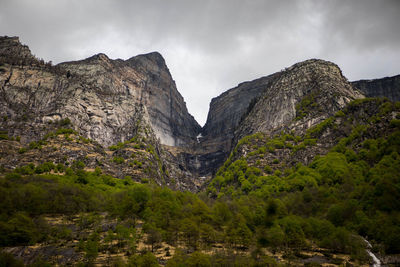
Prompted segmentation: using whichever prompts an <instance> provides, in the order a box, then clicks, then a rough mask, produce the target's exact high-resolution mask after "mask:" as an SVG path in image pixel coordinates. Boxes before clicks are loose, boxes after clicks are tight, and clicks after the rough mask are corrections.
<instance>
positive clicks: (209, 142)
mask: <svg viewBox="0 0 400 267" xmlns="http://www.w3.org/2000/svg"><path fill="white" fill-rule="evenodd" d="M362 97H364V96H363V95H362V94H361V93H360V92H358V91H357V90H354V89H353V88H352V86H351V84H350V83H349V82H348V81H347V80H346V78H345V77H343V75H342V73H341V70H340V69H339V67H338V66H337V65H335V64H333V63H331V62H327V61H323V60H315V59H313V60H307V61H304V62H301V63H297V64H295V65H293V66H292V67H290V68H287V69H285V70H283V71H281V72H278V73H275V74H272V75H270V76H267V77H263V78H260V79H257V80H254V81H251V82H245V83H242V84H240V85H239V86H238V87H236V88H233V89H231V90H229V91H227V92H225V93H223V94H221V95H220V96H219V97H217V98H214V99H213V100H212V102H211V104H210V111H209V115H208V119H207V123H206V125H205V127H204V129H203V131H202V135H203V136H204V137H203V138H202V142H201V144H202V148H203V149H204V150H206V151H207V152H208V153H204V154H203V155H201V156H200V157H199V160H200V162H204V164H201V167H200V169H201V170H202V171H203V172H207V171H212V170H214V171H215V170H216V168H218V167H219V166H221V164H222V163H223V162H224V160H225V159H226V158H227V156H228V155H229V153H230V152H231V150H232V149H233V146H234V145H235V144H236V142H237V141H238V140H239V139H240V138H242V137H244V136H246V135H249V134H253V133H256V132H265V133H271V134H273V133H274V132H277V131H280V130H282V129H289V130H295V131H304V130H306V129H308V128H309V127H311V126H313V125H315V124H317V123H319V122H321V121H322V120H323V119H325V118H326V117H328V116H330V115H333V114H335V112H337V111H338V110H340V109H341V108H343V107H344V106H345V105H346V104H347V103H348V102H349V101H351V100H353V99H356V98H362ZM206 155H207V157H206V158H210V159H209V160H207V159H204V160H202V159H203V158H204V157H205V156H206ZM211 159H212V161H211Z"/></svg>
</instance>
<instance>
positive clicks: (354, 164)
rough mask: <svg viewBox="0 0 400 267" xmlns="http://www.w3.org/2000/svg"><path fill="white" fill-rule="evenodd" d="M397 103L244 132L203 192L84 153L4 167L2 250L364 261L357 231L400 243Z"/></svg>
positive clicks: (236, 261)
mask: <svg viewBox="0 0 400 267" xmlns="http://www.w3.org/2000/svg"><path fill="white" fill-rule="evenodd" d="M399 114H400V106H399V105H398V104H394V103H392V102H389V101H386V100H379V99H365V100H356V101H354V102H352V103H351V104H350V105H349V106H347V108H346V109H344V110H343V111H340V112H338V113H337V114H336V116H334V117H331V118H328V119H327V120H325V121H324V122H322V123H321V124H319V125H317V126H315V127H314V128H311V129H309V130H308V131H307V133H306V134H305V135H304V136H295V135H293V134H291V133H282V134H280V135H278V136H275V137H274V138H269V137H268V136H266V135H264V134H255V135H252V136H248V137H245V138H244V139H242V140H241V141H240V142H239V144H238V145H237V147H236V148H235V150H234V151H233V152H232V154H231V156H230V158H229V159H228V161H227V162H226V163H225V165H224V166H223V167H222V168H221V169H220V170H219V171H218V173H217V175H216V177H215V178H214V179H213V180H212V181H211V182H210V184H209V185H208V187H207V190H206V192H203V193H199V194H193V193H189V192H179V191H172V190H170V189H167V188H165V187H159V186H158V185H156V184H146V181H141V182H145V184H139V183H136V182H134V181H132V178H131V177H126V178H125V179H118V178H114V177H112V176H110V175H107V174H105V173H104V172H103V170H102V169H101V167H100V166H99V167H97V168H94V169H91V170H90V169H87V168H86V169H85V164H84V163H83V162H80V161H75V162H71V164H68V165H67V166H66V165H65V164H61V163H53V162H50V161H49V162H47V163H43V164H33V163H30V164H26V165H23V166H20V167H18V168H16V169H14V170H13V171H6V170H3V173H2V178H0V198H1V199H0V200H1V201H0V203H1V204H0V205H1V216H0V245H1V246H2V247H7V248H5V249H3V254H2V255H1V261H2V262H7V264H11V263H12V262H13V264H16V265H18V263H19V262H18V260H16V259H14V258H12V256H11V255H19V257H22V258H23V259H24V262H25V264H37V265H43V264H45V263H46V262H48V263H51V264H55V263H57V264H61V265H67V264H74V263H77V262H81V263H82V264H85V265H92V264H100V265H112V264H114V265H117V266H122V265H125V264H128V265H129V266H155V265H158V264H163V265H165V264H166V266H183V265H188V266H243V265H250V266H278V265H282V264H283V265H284V264H289V265H307V266H308V265H310V264H317V265H318V264H320V263H329V264H331V265H340V264H345V263H346V262H347V263H349V264H350V263H351V264H353V265H354V264H355V265H360V264H367V263H368V262H369V261H370V258H369V256H368V255H367V253H366V243H365V241H363V240H362V238H361V237H365V238H367V239H368V240H369V241H370V242H371V243H372V244H373V246H374V249H375V250H376V251H377V252H378V253H379V254H380V255H385V254H396V253H399V252H400V247H399V244H400V242H399V241H400V227H399V225H400V213H399V207H400V203H399V199H400V189H399V188H400V177H399V175H400V156H399V153H400V120H399ZM64 131H66V130H64ZM65 134H66V133H64V135H65ZM64 135H62V138H61V139H62V140H65V136H64ZM57 138H59V136H58V135H57V134H54V136H52V137H48V139H49V140H48V141H47V142H50V141H51V140H53V141H54V140H57ZM68 138H75V136H74V135H73V133H70V135H69V136H68ZM4 139H6V136H4ZM77 139H79V138H78V137H77ZM2 142H3V143H4V142H15V141H10V140H3V141H2ZM82 143H85V142H82ZM133 143H134V142H133ZM134 144H135V143H134ZM38 145H41V146H42V148H41V149H45V148H44V147H45V146H46V145H47V144H38ZM129 145H130V144H129V143H126V144H120V145H117V146H116V147H111V149H112V150H113V151H118V150H120V149H123V147H124V146H129ZM31 149H39V148H31ZM121 151H122V150H121ZM136 152H138V151H136ZM25 153H28V152H26V151H25V152H23V153H22V155H23V154H25ZM149 154H151V153H149ZM304 155H309V157H304ZM121 158H122V159H123V157H121ZM114 163H115V164H125V162H124V163H118V162H114ZM121 166H122V165H121ZM310 266H311V265H310ZM312 266H313V265H312Z"/></svg>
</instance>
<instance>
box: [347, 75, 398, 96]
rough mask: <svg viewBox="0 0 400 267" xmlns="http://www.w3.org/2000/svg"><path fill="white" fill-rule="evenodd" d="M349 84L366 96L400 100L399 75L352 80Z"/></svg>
mask: <svg viewBox="0 0 400 267" xmlns="http://www.w3.org/2000/svg"><path fill="white" fill-rule="evenodd" d="M351 84H352V85H353V86H354V87H355V88H357V89H359V90H360V91H362V92H363V93H364V94H365V96H367V97H387V98H389V99H390V100H391V101H400V75H396V76H393V77H385V78H382V79H374V80H360V81H354V82H352V83H351Z"/></svg>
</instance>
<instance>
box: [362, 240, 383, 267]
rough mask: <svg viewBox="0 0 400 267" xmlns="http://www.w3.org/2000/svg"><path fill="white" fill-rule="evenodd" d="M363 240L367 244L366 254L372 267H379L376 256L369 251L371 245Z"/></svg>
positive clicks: (379, 263) (379, 262)
mask: <svg viewBox="0 0 400 267" xmlns="http://www.w3.org/2000/svg"><path fill="white" fill-rule="evenodd" d="M363 240H364V241H365V243H367V253H368V255H369V256H370V257H371V258H372V260H373V263H372V266H373V267H381V261H380V260H379V259H378V257H377V256H375V254H374V253H372V251H371V249H372V245H371V243H369V241H368V240H367V239H365V238H363Z"/></svg>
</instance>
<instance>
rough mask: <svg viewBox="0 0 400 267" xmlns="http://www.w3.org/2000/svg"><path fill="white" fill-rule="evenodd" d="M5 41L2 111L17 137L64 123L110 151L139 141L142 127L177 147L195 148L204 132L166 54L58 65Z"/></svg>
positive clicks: (0, 52) (29, 136)
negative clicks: (117, 145) (136, 138)
mask: <svg viewBox="0 0 400 267" xmlns="http://www.w3.org/2000/svg"><path fill="white" fill-rule="evenodd" d="M0 43H1V45H0V49H1V50H0V57H1V58H3V59H4V60H3V65H2V67H1V80H2V92H1V98H2V105H1V110H0V113H1V114H2V116H3V117H4V116H5V117H7V118H9V119H10V120H8V122H9V123H12V125H8V123H6V125H7V127H8V128H10V129H12V130H13V131H15V133H12V134H14V135H19V136H21V138H23V139H26V140H27V141H29V140H31V139H32V138H33V139H34V138H36V137H37V135H41V134H43V133H41V127H42V124H46V123H48V122H51V121H56V120H60V119H63V118H69V119H70V120H71V122H72V124H73V125H74V126H75V127H76V130H79V132H80V133H81V134H82V135H84V136H85V137H88V138H91V139H94V140H96V141H97V142H99V143H100V144H103V145H107V146H108V145H111V144H115V143H117V142H121V141H122V142H123V141H125V140H128V139H130V138H132V137H133V136H134V135H135V134H136V132H137V128H138V125H139V124H141V123H147V124H150V125H151V128H152V130H153V131H154V133H155V135H156V137H157V138H159V139H160V142H161V144H165V145H170V146H188V145H190V144H191V143H192V142H194V141H195V137H196V135H197V134H198V133H199V132H200V126H199V125H198V124H197V122H196V121H195V120H194V118H193V117H192V116H191V115H190V114H189V113H188V111H187V108H186V104H185V102H184V100H183V97H182V96H181V95H180V94H179V92H178V91H177V89H176V85H175V82H174V81H173V79H172V77H171V74H170V72H169V70H168V68H167V66H166V64H165V61H164V59H163V58H162V56H161V55H160V54H159V53H150V54H146V55H139V56H137V57H133V58H130V59H128V60H126V61H124V60H120V59H117V60H111V59H109V58H108V57H107V56H106V55H104V54H98V55H95V56H93V57H90V58H88V59H85V60H81V61H74V62H67V63H61V64H59V65H57V66H55V67H53V66H50V65H49V64H44V63H43V62H40V61H39V60H36V59H35V58H34V57H33V56H32V55H31V54H30V51H29V48H27V47H26V46H23V45H21V44H20V43H19V41H18V39H17V38H2V39H1V40H0ZM21 118H22V121H23V122H22V123H21Z"/></svg>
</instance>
